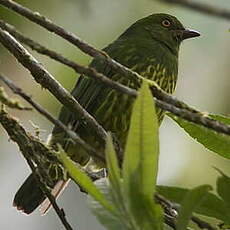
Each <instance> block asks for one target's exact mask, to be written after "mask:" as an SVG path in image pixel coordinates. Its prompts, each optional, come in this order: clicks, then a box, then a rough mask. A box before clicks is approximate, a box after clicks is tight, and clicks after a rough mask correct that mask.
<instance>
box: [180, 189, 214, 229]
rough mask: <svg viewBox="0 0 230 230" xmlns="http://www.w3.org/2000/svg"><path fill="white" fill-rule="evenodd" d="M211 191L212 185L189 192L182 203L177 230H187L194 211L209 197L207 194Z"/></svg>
mask: <svg viewBox="0 0 230 230" xmlns="http://www.w3.org/2000/svg"><path fill="white" fill-rule="evenodd" d="M211 189H212V187H211V186H210V185H202V186H199V187H196V188H194V189H191V190H189V191H188V192H187V194H186V195H185V197H184V199H183V201H182V203H181V207H180V210H179V215H178V218H177V224H176V229H177V230H185V229H186V227H187V226H188V224H189V220H190V218H191V216H192V213H193V211H194V210H195V208H196V207H197V206H199V204H200V202H201V201H202V200H203V199H204V198H205V196H206V195H207V192H208V191H209V190H211Z"/></svg>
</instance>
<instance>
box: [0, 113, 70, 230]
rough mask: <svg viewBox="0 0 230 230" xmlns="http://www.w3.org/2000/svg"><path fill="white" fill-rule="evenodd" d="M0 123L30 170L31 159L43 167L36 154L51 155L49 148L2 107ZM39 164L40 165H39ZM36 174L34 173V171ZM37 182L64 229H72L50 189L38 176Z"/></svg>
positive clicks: (31, 165)
mask: <svg viewBox="0 0 230 230" xmlns="http://www.w3.org/2000/svg"><path fill="white" fill-rule="evenodd" d="M0 123H1V124H2V126H3V127H4V129H5V130H6V131H7V133H8V135H9V137H10V138H11V140H13V141H15V142H16V143H17V144H18V146H19V148H20V150H21V153H22V154H23V156H24V157H25V158H26V160H27V162H28V164H29V166H30V167H31V169H32V171H36V170H35V166H34V164H33V162H32V161H34V162H35V164H36V165H37V166H38V168H39V169H43V166H42V165H41V163H40V162H39V160H36V159H37V154H41V153H42V154H44V153H46V154H50V155H53V153H52V152H51V150H50V149H48V148H47V147H46V146H45V145H44V144H43V143H42V142H40V141H39V140H38V139H37V138H35V137H34V136H32V135H31V134H28V133H27V132H26V131H25V129H24V128H23V127H22V126H21V125H20V124H19V122H18V121H17V120H16V119H14V118H13V117H11V116H10V115H9V114H8V113H6V112H5V111H4V110H3V109H1V110H0ZM40 166H41V167H40ZM35 174H36V173H35ZM38 182H39V184H40V185H41V187H42V191H43V192H44V194H45V195H46V196H47V198H48V199H49V200H50V202H51V204H52V206H53V208H54V210H55V211H56V213H57V215H58V216H59V218H60V220H61V222H62V223H63V225H64V227H65V229H66V230H72V229H73V228H72V227H71V225H70V224H69V223H68V221H67V219H66V216H65V213H64V211H63V209H60V208H59V206H58V205H57V203H56V201H55V199H54V197H53V196H52V195H51V194H50V191H49V190H48V188H47V187H46V185H43V183H42V182H41V180H40V179H39V178H38Z"/></svg>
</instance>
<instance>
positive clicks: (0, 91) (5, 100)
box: [0, 87, 31, 110]
mask: <svg viewBox="0 0 230 230" xmlns="http://www.w3.org/2000/svg"><path fill="white" fill-rule="evenodd" d="M0 102H1V103H2V104H4V105H6V106H7V107H9V108H11V109H19V110H31V108H28V107H25V106H23V105H22V104H21V103H20V101H19V100H17V99H13V98H9V96H8V95H7V93H6V92H5V90H4V88H3V87H0Z"/></svg>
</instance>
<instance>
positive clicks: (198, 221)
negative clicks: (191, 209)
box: [191, 216, 217, 230]
mask: <svg viewBox="0 0 230 230" xmlns="http://www.w3.org/2000/svg"><path fill="white" fill-rule="evenodd" d="M191 220H192V221H193V222H194V223H195V224H196V225H197V226H198V227H199V228H200V229H208V230H217V228H216V227H213V226H212V225H211V224H209V223H208V222H206V221H204V220H201V219H200V218H198V217H197V216H192V217H191Z"/></svg>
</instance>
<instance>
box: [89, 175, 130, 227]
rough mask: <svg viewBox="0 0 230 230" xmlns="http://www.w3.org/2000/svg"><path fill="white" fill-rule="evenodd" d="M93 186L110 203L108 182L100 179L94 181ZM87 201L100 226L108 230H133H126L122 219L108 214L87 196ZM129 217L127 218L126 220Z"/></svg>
mask: <svg viewBox="0 0 230 230" xmlns="http://www.w3.org/2000/svg"><path fill="white" fill-rule="evenodd" d="M95 185H96V186H97V187H98V188H99V189H100V191H101V192H102V194H103V195H104V196H105V198H106V199H107V200H108V201H109V202H110V203H112V202H113V197H112V196H111V189H110V185H109V181H108V179H106V178H102V179H100V180H97V181H95ZM88 201H89V204H90V208H91V210H92V212H93V213H94V215H95V216H96V217H97V218H98V220H99V221H100V222H101V224H102V225H104V226H105V227H106V229H110V230H117V229H119V230H128V229H132V230H134V228H128V227H127V225H126V223H127V222H126V221H124V220H123V219H122V217H121V216H120V215H119V214H120V213H119V212H118V215H117V216H116V215H113V214H112V213H111V212H109V211H108V210H107V209H105V208H104V207H103V206H102V205H101V203H99V202H98V201H96V200H95V199H93V198H92V197H91V196H88ZM128 219H129V217H127V220H128Z"/></svg>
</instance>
